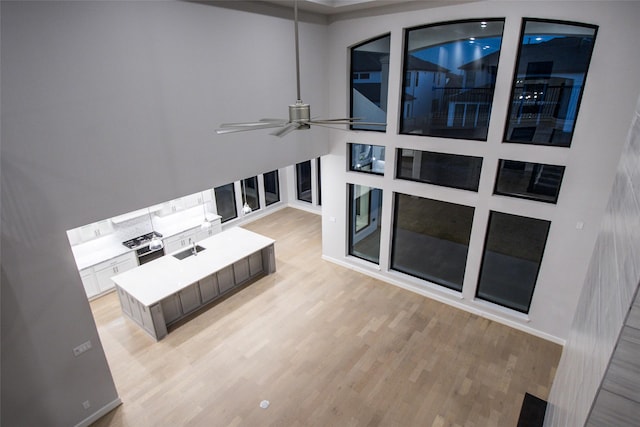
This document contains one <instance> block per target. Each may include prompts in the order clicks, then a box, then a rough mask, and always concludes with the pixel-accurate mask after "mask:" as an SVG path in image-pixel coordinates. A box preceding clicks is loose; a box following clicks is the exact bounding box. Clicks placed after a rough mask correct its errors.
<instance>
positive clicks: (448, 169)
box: [396, 148, 482, 191]
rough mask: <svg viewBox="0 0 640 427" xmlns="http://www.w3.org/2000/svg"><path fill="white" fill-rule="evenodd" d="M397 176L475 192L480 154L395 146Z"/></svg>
mask: <svg viewBox="0 0 640 427" xmlns="http://www.w3.org/2000/svg"><path fill="white" fill-rule="evenodd" d="M397 162H398V165H397V168H396V177H397V178H400V179H408V180H412V181H420V182H427V183H429V184H435V185H442V186H445V187H454V188H462V189H465V190H471V191H478V185H479V183H480V171H481V170H482V157H472V156H459V155H456V154H446V153H434V152H430V151H419V150H408V149H405V148H400V149H398V155H397Z"/></svg>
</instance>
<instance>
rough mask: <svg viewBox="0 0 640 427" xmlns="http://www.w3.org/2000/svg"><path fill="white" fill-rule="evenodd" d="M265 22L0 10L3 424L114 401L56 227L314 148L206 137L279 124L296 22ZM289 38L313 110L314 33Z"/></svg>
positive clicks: (288, 91)
mask: <svg viewBox="0 0 640 427" xmlns="http://www.w3.org/2000/svg"><path fill="white" fill-rule="evenodd" d="M277 15H278V14H277V13H274V14H272V15H269V16H268V15H257V14H252V13H246V12H242V11H238V10H232V9H226V8H218V7H213V6H210V5H206V4H198V3H193V2H76V1H69V2H58V1H56V2H50V1H44V2H3V3H2V16H1V43H2V45H1V48H2V49H1V55H2V57H1V64H2V70H1V71H2V72H1V78H2V80H1V84H2V126H1V127H2V147H1V148H2V152H1V154H2V160H1V161H2V164H1V171H2V205H1V206H2V230H1V231H2V252H3V253H2V255H3V256H2V312H1V314H2V420H1V424H2V425H47V426H70V425H74V424H77V423H80V422H81V421H82V420H85V419H87V418H89V417H91V416H92V415H94V414H95V413H96V411H99V410H100V409H101V408H106V407H108V405H110V404H117V402H118V398H117V391H116V390H115V388H114V384H113V381H112V378H111V374H110V371H109V368H108V365H107V362H106V360H105V356H104V352H103V350H102V347H101V344H100V340H99V337H98V335H97V331H96V327H95V324H94V321H93V318H92V316H91V312H90V309H89V305H88V303H87V300H86V296H85V294H84V290H83V287H82V283H81V281H80V277H79V275H78V271H77V270H76V267H75V263H74V260H73V256H72V253H71V249H70V247H69V242H68V240H67V236H66V233H65V231H66V230H68V229H71V228H74V227H77V226H79V225H84V224H88V223H91V222H94V221H96V220H99V219H103V218H108V217H111V216H114V215H118V214H121V213H123V212H129V211H132V210H135V209H138V208H141V207H144V206H149V205H152V204H154V203H157V202H161V201H165V200H170V199H173V198H176V197H180V196H183V195H185V194H191V193H193V192H196V191H200V190H202V189H204V188H211V187H214V186H217V185H220V184H225V183H228V182H231V181H234V180H237V179H240V178H244V177H247V176H253V175H256V174H257V173H262V172H266V171H270V170H273V169H275V168H277V167H282V166H286V165H290V164H293V163H295V162H298V161H302V160H307V159H310V158H314V157H317V156H319V155H322V154H324V153H325V152H326V151H327V149H328V144H327V136H326V135H327V134H326V130H324V129H319V130H309V131H299V132H294V133H291V134H289V135H287V136H286V137H285V138H282V139H279V138H275V137H271V136H269V135H268V132H266V131H263V132H250V133H240V134H234V135H226V136H218V135H216V134H215V132H214V130H215V128H216V127H217V125H218V124H220V123H222V122H228V121H245V120H256V119H259V118H261V117H274V116H275V117H285V118H286V117H287V113H288V112H287V105H288V104H290V103H293V102H295V81H294V75H295V74H294V70H295V68H294V55H293V54H294V52H293V23H292V22H291V21H290V20H288V19H283V18H280V17H278V16H277ZM300 44H301V47H302V55H301V66H302V73H303V80H302V94H303V97H304V100H305V101H306V102H308V103H310V104H311V105H312V110H313V112H312V114H314V115H319V114H324V113H325V112H326V110H327V95H326V90H325V89H326V87H327V77H326V73H325V69H326V65H325V64H326V62H327V55H326V47H327V28H326V26H325V25H322V24H316V23H311V22H302V23H301V25H300ZM86 340H91V342H92V344H93V349H92V350H90V351H88V352H86V353H84V354H83V355H81V356H80V357H77V358H75V357H74V356H73V353H72V348H74V347H75V346H77V345H79V344H81V343H83V342H85V341H86ZM85 400H89V402H90V404H91V407H90V408H89V409H86V410H85V409H84V408H83V407H82V402H84V401H85Z"/></svg>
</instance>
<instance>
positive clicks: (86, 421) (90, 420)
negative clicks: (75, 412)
mask: <svg viewBox="0 0 640 427" xmlns="http://www.w3.org/2000/svg"><path fill="white" fill-rule="evenodd" d="M120 405H122V400H120V398H117V399H116V400H114V401H113V402H110V403H108V404H106V405H104V406H103V407H102V408H100V409H98V410H97V411H96V412H94V413H93V414H91V415H90V416H88V417H87V418H85V419H84V420H82V421H80V422H79V423H78V424H76V425H75V427H88V426H90V425H91V424H92V423H95V422H96V421H98V420H99V419H100V418H102V417H103V416H105V415H106V414H108V413H109V412H111V411H113V410H114V409H115V408H117V407H118V406H120Z"/></svg>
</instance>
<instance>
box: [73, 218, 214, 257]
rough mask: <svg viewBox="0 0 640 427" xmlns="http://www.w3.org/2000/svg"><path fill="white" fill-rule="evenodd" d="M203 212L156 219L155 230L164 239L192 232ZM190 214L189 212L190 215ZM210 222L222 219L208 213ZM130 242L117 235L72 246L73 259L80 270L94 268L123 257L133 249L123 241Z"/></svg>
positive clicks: (200, 219)
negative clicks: (156, 225)
mask: <svg viewBox="0 0 640 427" xmlns="http://www.w3.org/2000/svg"><path fill="white" fill-rule="evenodd" d="M201 212H202V211H201V210H198V211H197V212H196V214H197V215H191V216H188V215H182V213H180V214H175V215H170V216H169V217H166V218H163V219H156V221H157V222H158V223H159V226H158V227H156V228H155V231H158V232H159V233H161V234H162V238H163V239H166V238H167V237H171V236H175V235H177V234H180V233H183V232H185V231H188V230H192V229H194V228H196V227H200V226H201V225H202V219H203V218H202V213H201ZM188 213H189V212H187V214H188ZM207 218H208V219H209V221H215V220H218V219H220V218H221V217H220V216H219V215H215V214H211V213H207ZM149 231H151V230H149ZM124 240H128V239H124V238H122V236H120V237H118V235H117V234H116V233H114V234H109V235H107V236H104V237H100V238H98V239H95V240H91V241H89V242H85V243H81V244H79V245H75V246H72V247H71V249H72V251H73V257H74V258H75V260H76V265H77V266H78V270H84V269H86V268H89V267H93V266H94V265H96V264H100V263H101V262H104V261H108V260H110V259H113V258H115V257H117V256H120V255H123V254H125V253H127V252H129V251H131V250H132V249H129V248H127V247H126V246H124V245H123V244H122V241H124Z"/></svg>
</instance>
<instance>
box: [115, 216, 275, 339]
mask: <svg viewBox="0 0 640 427" xmlns="http://www.w3.org/2000/svg"><path fill="white" fill-rule="evenodd" d="M274 244H275V241H274V240H273V239H269V238H268V237H265V236H262V235H260V234H257V233H254V232H251V231H248V230H245V229H243V228H240V227H235V228H231V229H229V230H226V231H223V232H221V233H218V234H215V235H213V236H212V237H209V238H207V239H204V240H201V241H200V242H198V245H199V246H200V247H202V249H200V251H199V252H197V254H195V255H193V252H189V253H188V254H187V253H185V251H191V248H183V249H180V251H178V252H176V253H173V254H169V255H165V256H163V257H161V258H158V259H156V260H153V261H151V262H149V263H146V264H143V265H141V266H139V267H137V268H134V269H132V270H129V271H127V272H125V273H122V274H119V275H117V276H114V277H112V278H111V280H113V282H114V283H115V286H116V290H117V292H118V297H119V299H120V306H121V307H122V312H123V313H124V314H125V315H126V316H127V317H129V318H130V319H131V320H133V321H134V322H135V323H137V324H138V325H139V326H140V327H141V328H142V329H144V330H145V331H146V332H147V333H149V334H150V335H151V336H152V337H153V338H155V339H156V340H161V339H162V338H164V337H165V336H166V335H167V326H169V325H171V324H172V323H174V322H176V321H178V320H180V319H182V318H183V317H185V316H187V315H188V314H190V313H192V312H194V311H195V310H197V309H199V308H201V307H203V306H204V305H206V304H209V303H211V302H213V301H215V300H216V299H218V298H219V297H221V296H223V295H224V294H226V293H227V292H230V291H231V290H233V289H234V288H235V287H237V286H240V285H242V284H244V283H246V282H248V281H250V280H252V279H254V278H256V277H258V276H260V275H265V274H271V273H274V272H275V271H276V261H275V250H274ZM180 254H182V255H183V256H180V257H176V256H174V255H180ZM180 258H182V259H180Z"/></svg>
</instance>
